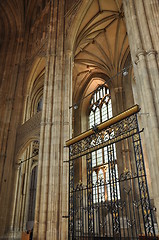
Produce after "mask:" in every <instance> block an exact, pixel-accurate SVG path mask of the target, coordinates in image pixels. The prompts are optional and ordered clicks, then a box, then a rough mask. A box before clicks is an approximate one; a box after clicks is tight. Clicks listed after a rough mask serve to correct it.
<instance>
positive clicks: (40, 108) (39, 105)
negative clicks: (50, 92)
mask: <svg viewBox="0 0 159 240" xmlns="http://www.w3.org/2000/svg"><path fill="white" fill-rule="evenodd" d="M42 108H43V99H42V98H41V99H40V100H39V102H38V106H37V112H40V111H42Z"/></svg>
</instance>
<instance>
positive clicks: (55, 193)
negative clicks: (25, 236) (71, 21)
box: [33, 0, 71, 240]
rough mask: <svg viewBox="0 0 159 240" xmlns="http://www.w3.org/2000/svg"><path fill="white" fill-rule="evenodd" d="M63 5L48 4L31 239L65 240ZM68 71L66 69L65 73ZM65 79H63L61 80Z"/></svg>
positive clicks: (66, 82) (66, 114)
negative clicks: (45, 60)
mask: <svg viewBox="0 0 159 240" xmlns="http://www.w3.org/2000/svg"><path fill="white" fill-rule="evenodd" d="M64 3H65V1H61V0H58V1H55V0H52V1H51V3H50V4H51V5H50V26H49V39H48V52H47V65H46V73H45V82H44V94H43V110H42V122H41V133H40V149H39V166H38V181H37V196H36V210H35V225H34V234H33V236H34V239H38V240H40V239H41V240H44V239H66V238H67V235H66V234H67V221H68V219H67V218H63V217H62V216H67V214H68V211H67V208H68V201H67V198H68V191H67V188H68V176H67V175H68V166H67V163H63V161H64V160H67V159H66V156H67V154H68V153H67V150H65V149H64V145H65V140H67V139H68V138H69V132H70V130H69V104H70V103H69V100H70V98H69V96H70V85H71V82H70V77H67V76H68V75H70V72H69V74H68V73H67V74H66V76H65V74H64V61H66V67H68V69H70V61H71V60H70V57H68V56H67V57H66V59H65V58H64V44H63V43H64V39H63V38H64ZM68 71H70V70H68ZM64 77H65V79H64Z"/></svg>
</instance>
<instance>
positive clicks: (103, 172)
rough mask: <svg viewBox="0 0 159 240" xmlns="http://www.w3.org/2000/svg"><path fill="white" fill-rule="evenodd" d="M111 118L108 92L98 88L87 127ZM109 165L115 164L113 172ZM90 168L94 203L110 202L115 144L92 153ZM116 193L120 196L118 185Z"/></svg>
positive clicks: (93, 98)
mask: <svg viewBox="0 0 159 240" xmlns="http://www.w3.org/2000/svg"><path fill="white" fill-rule="evenodd" d="M112 117H113V113H112V102H111V95H110V90H109V88H108V87H107V86H102V87H98V88H97V90H96V91H95V92H94V94H93V95H92V98H91V101H90V112H89V127H90V128H93V127H94V126H96V125H98V124H100V123H102V122H104V121H107V120H108V119H110V118H112ZM112 137H113V133H112ZM111 164H115V171H114V170H113V168H111V167H110V166H111ZM92 168H93V176H92V180H93V185H94V187H93V199H94V202H101V201H106V200H108V201H110V200H111V186H110V183H109V182H110V179H112V178H113V175H114V174H115V175H116V176H118V169H117V154H116V146H115V144H111V145H109V146H106V147H104V148H103V149H99V150H97V151H94V152H92ZM104 183H105V184H104ZM107 186H108V187H107ZM112 188H113V186H112ZM117 191H118V196H120V192H119V185H118V186H117Z"/></svg>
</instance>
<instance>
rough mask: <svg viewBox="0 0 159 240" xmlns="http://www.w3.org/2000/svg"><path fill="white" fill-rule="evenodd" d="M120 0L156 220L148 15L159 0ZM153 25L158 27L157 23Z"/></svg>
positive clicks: (154, 72)
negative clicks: (121, 0) (128, 44)
mask: <svg viewBox="0 0 159 240" xmlns="http://www.w3.org/2000/svg"><path fill="white" fill-rule="evenodd" d="M123 4H124V13H125V19H126V25H127V32H128V37H129V43H130V50H131V56H132V61H133V65H134V75H135V78H136V85H137V87H136V90H137V91H138V92H137V95H136V96H140V98H138V99H135V102H136V103H138V104H139V105H140V107H141V124H142V125H143V126H142V127H144V128H145V130H144V136H145V139H146V141H145V142H146V150H147V153H148V159H149V167H150V174H151V180H152V195H153V196H151V197H152V198H154V201H155V205H156V208H157V218H158V222H159V185H158V182H159V175H158V172H159V162H158V159H159V148H158V146H159V129H158V127H159V124H158V117H159V107H158V98H159V97H158V96H159V94H158V83H157V82H158V74H159V73H158V64H157V59H156V54H157V49H154V48H155V47H156V45H155V44H154V43H155V41H154V40H153V38H154V37H155V35H153V32H154V28H153V26H152V24H151V26H150V24H149V21H150V15H152V16H153V15H156V14H157V16H159V13H156V11H155V9H154V8H153V7H154V5H156V6H158V5H159V4H157V0H151V1H149V0H144V1H143V0H141V1H138V0H123ZM152 6H153V7H152ZM148 8H149V10H148ZM154 11H155V12H154ZM150 12H151V13H150ZM155 28H157V29H158V30H159V27H158V26H157V25H156V26H155ZM142 114H143V115H142Z"/></svg>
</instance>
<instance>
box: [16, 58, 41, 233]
mask: <svg viewBox="0 0 159 240" xmlns="http://www.w3.org/2000/svg"><path fill="white" fill-rule="evenodd" d="M44 77H45V59H44V58H38V59H37V60H36V61H35V63H34V64H33V66H32V68H31V70H30V73H29V74H28V77H27V78H26V79H27V81H26V83H25V87H24V96H25V99H24V102H23V106H24V107H23V117H22V125H21V126H19V128H18V132H17V142H16V151H15V159H16V163H15V164H16V166H17V173H16V174H17V177H16V183H15V190H16V191H15V197H14V199H15V202H14V212H13V217H12V218H13V223H12V224H13V231H14V232H15V237H17V238H19V237H20V236H21V233H22V232H25V231H33V227H34V220H35V219H34V215H35V203H36V188H37V174H38V158H39V145H40V123H41V111H42V105H43V87H44Z"/></svg>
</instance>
